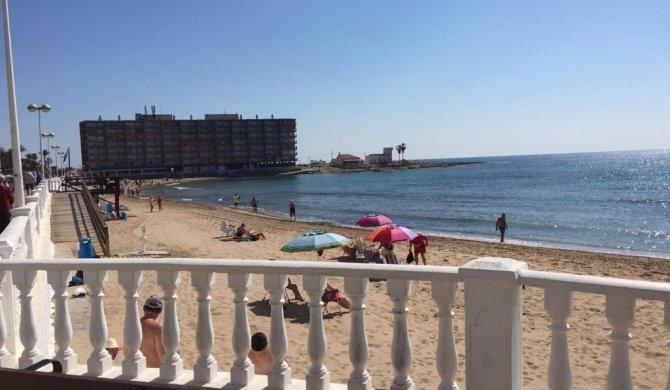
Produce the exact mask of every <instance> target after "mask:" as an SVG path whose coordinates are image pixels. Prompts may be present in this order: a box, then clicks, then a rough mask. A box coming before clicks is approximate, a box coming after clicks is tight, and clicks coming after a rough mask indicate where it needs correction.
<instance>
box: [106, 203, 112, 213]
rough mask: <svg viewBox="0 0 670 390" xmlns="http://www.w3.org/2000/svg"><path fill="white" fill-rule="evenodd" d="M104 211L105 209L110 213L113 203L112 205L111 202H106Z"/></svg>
mask: <svg viewBox="0 0 670 390" xmlns="http://www.w3.org/2000/svg"><path fill="white" fill-rule="evenodd" d="M105 211H107V213H109V214H111V213H112V211H114V205H112V204H111V203H107V205H106V206H105Z"/></svg>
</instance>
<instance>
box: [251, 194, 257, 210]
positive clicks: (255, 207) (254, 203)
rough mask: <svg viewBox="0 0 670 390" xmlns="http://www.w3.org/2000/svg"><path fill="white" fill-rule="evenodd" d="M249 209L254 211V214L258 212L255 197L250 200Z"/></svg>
mask: <svg viewBox="0 0 670 390" xmlns="http://www.w3.org/2000/svg"><path fill="white" fill-rule="evenodd" d="M251 207H252V208H253V209H254V213H257V212H258V199H256V197H255V196H254V197H253V198H251Z"/></svg>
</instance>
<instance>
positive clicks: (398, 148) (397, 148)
mask: <svg viewBox="0 0 670 390" xmlns="http://www.w3.org/2000/svg"><path fill="white" fill-rule="evenodd" d="M395 150H397V151H398V161H400V160H401V158H400V152H401V151H402V145H398V146H396V147H395Z"/></svg>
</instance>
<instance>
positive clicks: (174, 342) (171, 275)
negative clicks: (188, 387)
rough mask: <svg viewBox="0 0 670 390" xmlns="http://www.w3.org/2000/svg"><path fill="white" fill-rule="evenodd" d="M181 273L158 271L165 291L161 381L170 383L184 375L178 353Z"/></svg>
mask: <svg viewBox="0 0 670 390" xmlns="http://www.w3.org/2000/svg"><path fill="white" fill-rule="evenodd" d="M179 283H181V276H180V274H179V271H158V285H159V286H161V288H162V289H163V313H164V317H163V347H164V348H165V356H164V357H163V361H161V364H160V379H161V380H162V381H166V382H170V381H173V380H175V379H177V378H178V377H179V376H181V375H182V374H183V373H184V361H183V360H182V359H181V357H180V356H179V354H178V353H177V348H178V347H179V318H178V317H177V294H176V290H177V286H178V285H179Z"/></svg>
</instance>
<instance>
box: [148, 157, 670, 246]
mask: <svg viewBox="0 0 670 390" xmlns="http://www.w3.org/2000/svg"><path fill="white" fill-rule="evenodd" d="M430 161H464V162H473V163H474V162H476V163H477V164H472V165H466V166H457V167H450V168H426V169H405V170H390V171H379V172H360V173H328V174H326V173H324V174H300V175H288V176H281V177H270V178H254V179H231V180H221V181H213V182H188V183H181V184H172V183H171V185H164V186H160V187H154V188H148V189H146V190H145V191H144V192H143V196H149V195H154V196H155V195H158V194H160V195H161V196H163V198H166V199H174V200H184V199H188V200H190V201H193V202H200V203H210V204H219V205H224V206H232V197H233V194H235V193H238V194H239V195H240V206H241V207H244V208H250V204H249V202H250V201H251V198H252V197H253V196H256V198H257V199H258V201H259V211H260V212H263V213H267V214H273V215H276V216H280V217H286V218H287V219H288V212H289V206H288V205H289V202H290V201H291V200H294V201H295V202H296V204H297V215H298V219H299V220H304V221H325V222H330V223H334V224H342V225H353V223H354V221H355V220H356V219H357V218H359V217H361V216H362V215H365V214H371V213H378V214H384V215H386V216H388V217H389V218H391V219H392V220H393V222H394V223H395V224H398V225H402V226H406V227H409V228H411V229H414V230H416V231H420V232H424V233H427V234H431V235H438V236H445V237H457V238H469V239H475V240H484V241H496V240H499V235H498V233H497V232H496V231H495V221H496V219H497V218H498V217H499V216H500V214H501V213H503V212H504V213H506V214H507V223H508V225H509V230H508V232H507V234H506V239H505V240H506V241H508V242H510V243H520V244H526V245H537V246H546V247H558V248H569V249H585V250H591V251H604V252H616V253H626V254H633V255H645V256H656V257H665V258H670V210H669V206H670V150H655V151H635V152H608V153H579V154H553V155H535V156H509V157H477V158H461V159H440V160H430Z"/></svg>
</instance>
